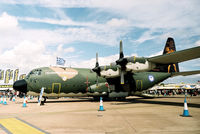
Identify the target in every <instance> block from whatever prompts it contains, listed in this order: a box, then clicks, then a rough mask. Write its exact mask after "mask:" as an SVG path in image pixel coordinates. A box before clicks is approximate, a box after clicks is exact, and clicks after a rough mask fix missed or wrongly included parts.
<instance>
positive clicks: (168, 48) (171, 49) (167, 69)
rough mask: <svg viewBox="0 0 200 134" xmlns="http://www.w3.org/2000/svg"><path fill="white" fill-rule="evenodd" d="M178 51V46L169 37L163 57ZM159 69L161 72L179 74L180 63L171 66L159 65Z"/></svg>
mask: <svg viewBox="0 0 200 134" xmlns="http://www.w3.org/2000/svg"><path fill="white" fill-rule="evenodd" d="M175 51H176V46H175V42H174V39H173V38H171V37H169V38H168V39H167V42H166V44H165V48H164V50H163V55H166V54H170V53H172V52H175ZM157 69H158V70H159V72H168V73H171V72H179V66H178V63H171V64H157Z"/></svg>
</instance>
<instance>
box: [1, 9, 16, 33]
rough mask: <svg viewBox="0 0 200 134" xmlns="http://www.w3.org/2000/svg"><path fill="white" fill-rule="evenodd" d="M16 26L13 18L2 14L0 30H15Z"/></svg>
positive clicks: (4, 13)
mask: <svg viewBox="0 0 200 134" xmlns="http://www.w3.org/2000/svg"><path fill="white" fill-rule="evenodd" d="M17 25H18V21H17V20H16V18H15V17H13V16H10V15H8V14H7V13H6V12H3V13H2V15H1V16H0V30H8V29H11V28H15V27H17Z"/></svg>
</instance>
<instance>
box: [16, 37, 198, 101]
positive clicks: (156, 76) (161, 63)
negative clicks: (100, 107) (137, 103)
mask: <svg viewBox="0 0 200 134" xmlns="http://www.w3.org/2000/svg"><path fill="white" fill-rule="evenodd" d="M199 57H200V47H199V46H198V47H194V48H190V49H185V50H181V51H176V48H175V43H174V39H173V38H171V37H169V38H168V39H167V42H166V45H165V48H164V51H163V55H160V56H155V57H150V58H145V57H135V56H133V57H124V54H123V50H122V41H120V55H119V59H118V60H117V61H116V62H114V63H111V65H110V66H99V63H98V54H97V55H96V66H95V68H93V69H85V68H68V67H53V66H52V67H41V68H37V69H33V70H32V71H31V72H30V73H29V74H28V75H27V76H26V77H25V79H23V80H18V81H16V82H15V83H14V85H13V88H14V89H15V90H17V91H20V92H23V93H26V94H28V95H33V96H39V94H40V91H41V88H42V87H44V94H43V97H44V98H48V97H83V96H92V97H94V98H98V97H100V96H103V97H104V98H117V99H121V98H125V97H127V96H133V95H138V96H147V95H145V94H143V93H142V92H143V91H144V90H147V89H149V88H151V87H153V86H154V85H155V84H158V83H160V82H162V81H164V80H165V79H167V78H169V77H173V76H177V75H183V76H187V75H193V74H199V73H200V70H197V71H188V72H179V66H178V63H179V62H183V61H187V60H191V59H195V58H199ZM45 100H46V99H45Z"/></svg>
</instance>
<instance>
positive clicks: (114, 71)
mask: <svg viewBox="0 0 200 134" xmlns="http://www.w3.org/2000/svg"><path fill="white" fill-rule="evenodd" d="M100 75H101V76H102V77H104V78H115V77H118V76H119V68H118V67H117V65H114V66H104V67H101V72H100Z"/></svg>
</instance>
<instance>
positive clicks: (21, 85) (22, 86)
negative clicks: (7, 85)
mask: <svg viewBox="0 0 200 134" xmlns="http://www.w3.org/2000/svg"><path fill="white" fill-rule="evenodd" d="M13 88H14V89H15V90H17V91H20V92H23V93H26V92H27V82H26V81H25V80H18V81H15V82H14V84H13Z"/></svg>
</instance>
